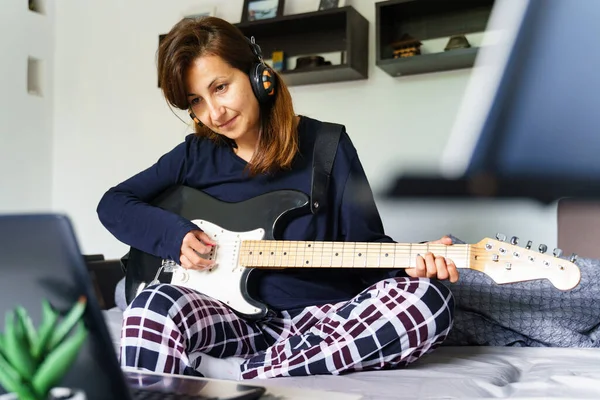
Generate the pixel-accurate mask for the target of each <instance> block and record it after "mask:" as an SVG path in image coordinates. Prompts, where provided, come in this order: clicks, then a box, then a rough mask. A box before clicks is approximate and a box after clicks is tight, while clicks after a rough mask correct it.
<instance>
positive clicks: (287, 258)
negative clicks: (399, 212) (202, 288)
mask: <svg viewBox="0 0 600 400" xmlns="http://www.w3.org/2000/svg"><path fill="white" fill-rule="evenodd" d="M427 252H432V253H433V254H435V255H436V256H443V257H446V258H450V259H451V260H452V261H454V263H455V264H456V266H457V267H458V268H469V264H470V263H469V260H470V256H471V245H468V244H458V245H456V244H455V245H452V246H446V245H443V244H429V243H424V244H413V243H379V242H373V243H363V242H306V241H280V240H244V241H243V242H242V244H241V247H240V256H239V257H240V265H242V266H244V267H251V268H294V267H296V268H413V267H415V266H416V260H417V255H422V256H424V255H425V254H426V253H427Z"/></svg>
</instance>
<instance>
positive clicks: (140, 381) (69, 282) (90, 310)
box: [0, 214, 266, 400]
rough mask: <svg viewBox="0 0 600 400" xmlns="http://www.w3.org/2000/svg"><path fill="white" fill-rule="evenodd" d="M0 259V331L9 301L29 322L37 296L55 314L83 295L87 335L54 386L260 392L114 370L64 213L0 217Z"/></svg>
mask: <svg viewBox="0 0 600 400" xmlns="http://www.w3.org/2000/svg"><path fill="white" fill-rule="evenodd" d="M0 260H1V261H0V273H1V279H0V331H2V332H4V324H5V322H4V320H5V318H3V317H4V315H5V313H6V312H7V311H9V310H13V309H15V307H17V306H22V307H24V308H25V309H26V310H27V312H28V314H29V315H30V316H31V318H32V321H33V324H34V326H35V327H36V328H37V327H38V326H39V324H40V322H41V320H42V318H41V317H42V300H43V299H46V300H47V301H49V302H50V304H51V305H52V307H53V308H54V309H56V310H59V311H60V312H61V313H63V315H64V313H66V312H67V311H68V310H70V309H71V307H72V306H73V305H74V304H75V303H76V301H77V299H78V298H80V296H85V297H86V298H87V299H88V301H87V306H86V309H85V312H84V314H83V317H82V318H83V321H84V324H85V326H86V328H87V331H88V335H87V338H86V340H85V342H84V343H83V345H82V347H81V349H80V352H79V354H78V356H77V358H76V360H75V362H74V364H73V365H72V366H71V367H70V369H69V370H68V372H67V373H66V375H65V376H64V377H63V379H62V381H61V382H60V384H59V385H57V386H60V387H66V388H71V389H74V390H82V391H83V392H84V393H85V395H86V397H87V399H90V400H95V399H139V398H157V399H158V398H160V399H166V398H173V399H180V398H183V399H214V400H226V399H227V400H234V399H236V400H252V399H258V398H260V397H261V396H262V394H263V393H265V391H266V390H265V388H264V387H260V386H256V385H247V384H242V383H238V382H235V381H222V380H215V379H206V378H197V377H184V376H180V375H167V374H159V373H151V372H144V371H140V370H132V369H121V367H120V365H119V362H118V359H117V355H116V352H115V349H114V347H113V344H112V341H111V338H110V336H109V333H108V329H107V327H106V325H105V321H104V318H103V315H102V311H101V310H100V307H99V304H98V302H97V299H96V297H95V293H94V289H93V286H92V282H91V278H90V275H89V273H88V271H87V267H86V265H85V262H84V258H83V256H82V254H81V252H80V249H79V246H78V243H77V240H76V237H75V234H74V231H73V227H72V225H71V222H70V220H69V218H68V217H66V216H64V215H56V214H44V215H37V214H36V215H33V214H31V215H7V216H0ZM0 393H2V389H0Z"/></svg>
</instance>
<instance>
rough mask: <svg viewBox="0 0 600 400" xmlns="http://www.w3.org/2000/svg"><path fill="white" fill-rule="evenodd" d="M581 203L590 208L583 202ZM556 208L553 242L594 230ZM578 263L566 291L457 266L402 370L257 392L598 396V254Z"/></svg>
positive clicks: (568, 206)
mask: <svg viewBox="0 0 600 400" xmlns="http://www.w3.org/2000/svg"><path fill="white" fill-rule="evenodd" d="M581 207H586V210H587V211H588V214H589V213H590V211H589V210H590V204H589V203H586V204H583V205H581ZM595 209H596V210H597V212H598V215H600V208H595ZM558 212H559V215H558V221H559V227H558V228H559V229H558V230H559V245H561V240H564V239H561V237H564V235H561V232H564V230H565V229H566V227H569V229H571V230H572V234H571V235H569V238H573V236H575V235H577V234H583V235H586V240H587V243H591V242H590V240H589V239H590V238H589V235H590V233H591V234H593V235H594V234H598V233H600V230H599V229H598V228H597V227H596V226H595V225H594V226H591V227H588V229H583V230H581V229H580V230H578V231H575V230H573V229H572V222H573V218H579V217H580V213H581V208H580V207H578V206H577V205H576V204H574V203H566V202H563V204H561V205H559V208H558ZM592 214H593V212H592ZM589 217H591V216H589ZM587 220H588V221H589V218H588V219H587ZM598 236H600V235H598ZM594 250H596V247H595V246H594V245H593V244H592V245H591V246H590V247H589V248H587V249H585V248H582V249H580V251H582V252H584V253H586V252H589V251H594ZM594 255H595V254H594ZM577 265H578V266H579V267H580V269H581V274H582V275H581V282H580V284H579V285H578V287H577V288H575V289H573V290H571V291H568V292H559V291H557V290H555V289H554V288H553V287H552V286H551V285H550V284H549V283H548V282H547V281H530V282H520V283H516V284H512V285H511V286H510V287H509V288H507V287H500V286H498V285H495V284H494V283H493V282H492V281H491V280H490V279H489V277H487V276H486V275H485V274H481V273H478V272H477V271H470V270H467V271H465V272H463V274H462V275H461V280H460V281H459V282H460V285H459V286H454V287H453V292H454V294H455V297H456V298H457V307H456V314H455V326H454V329H453V333H452V334H451V335H450V337H449V340H448V341H447V345H444V346H442V347H440V348H438V349H436V350H435V351H433V352H432V353H429V354H427V355H425V356H424V357H423V358H421V359H420V360H419V361H417V362H416V363H414V364H412V365H410V366H408V367H407V368H404V369H401V370H393V371H370V372H360V373H350V374H346V375H341V376H311V377H302V378H276V379H270V380H266V381H257V384H260V385H263V386H266V387H268V388H269V390H268V392H267V395H266V396H264V398H265V400H268V399H272V400H274V399H278V400H292V399H306V398H326V399H327V400H338V399H339V400H351V399H361V398H362V399H365V400H366V399H381V400H387V399H482V398H512V399H550V398H551V399H600V301H597V299H600V261H599V260H598V259H597V258H584V257H582V258H580V259H579V260H578V261H577ZM104 315H105V319H106V322H107V325H108V327H109V331H110V333H111V336H112V339H113V343H114V346H115V351H117V349H118V346H119V336H120V328H121V318H122V312H121V311H120V309H119V308H117V307H115V308H112V309H110V310H107V311H104ZM306 390H309V391H308V392H307V391H306Z"/></svg>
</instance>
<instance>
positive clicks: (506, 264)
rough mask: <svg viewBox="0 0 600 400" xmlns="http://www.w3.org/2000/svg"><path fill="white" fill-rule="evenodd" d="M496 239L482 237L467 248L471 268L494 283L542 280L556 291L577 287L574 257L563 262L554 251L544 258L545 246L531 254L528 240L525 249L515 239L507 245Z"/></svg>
mask: <svg viewBox="0 0 600 400" xmlns="http://www.w3.org/2000/svg"><path fill="white" fill-rule="evenodd" d="M497 237H498V238H499V239H501V240H495V239H490V238H485V239H483V240H481V241H480V242H479V243H476V244H474V245H472V246H471V252H472V254H471V260H470V265H471V268H472V269H476V270H478V271H481V272H483V273H485V274H486V275H488V276H489V277H490V278H492V279H493V280H494V282H496V283H498V284H502V283H513V282H522V281H529V280H533V279H543V278H545V279H548V280H549V281H550V282H551V283H552V285H554V287H556V288H557V289H559V290H570V289H573V288H574V287H575V286H577V285H578V284H579V280H580V279H581V272H580V271H579V267H577V265H575V263H574V260H575V258H576V255H573V256H572V257H571V260H565V259H562V258H559V257H560V255H561V254H562V251H560V249H555V252H554V255H548V254H544V253H545V251H546V250H547V247H546V246H545V245H540V247H539V251H534V250H531V241H530V242H528V243H527V246H526V247H520V246H517V243H518V239H517V238H515V237H513V238H512V239H511V241H510V242H504V241H503V240H504V239H503V235H498V236H497Z"/></svg>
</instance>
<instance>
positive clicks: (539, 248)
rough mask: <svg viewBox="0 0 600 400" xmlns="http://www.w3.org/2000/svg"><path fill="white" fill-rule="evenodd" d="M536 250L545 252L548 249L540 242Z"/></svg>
mask: <svg viewBox="0 0 600 400" xmlns="http://www.w3.org/2000/svg"><path fill="white" fill-rule="evenodd" d="M538 250H539V251H540V253H545V252H546V251H547V250H548V246H546V245H545V244H540V247H538Z"/></svg>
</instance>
